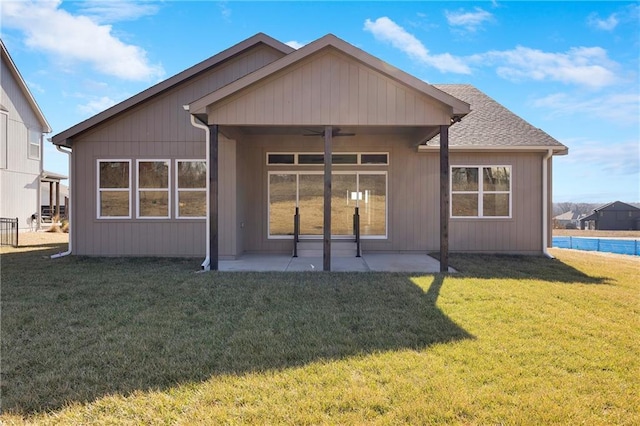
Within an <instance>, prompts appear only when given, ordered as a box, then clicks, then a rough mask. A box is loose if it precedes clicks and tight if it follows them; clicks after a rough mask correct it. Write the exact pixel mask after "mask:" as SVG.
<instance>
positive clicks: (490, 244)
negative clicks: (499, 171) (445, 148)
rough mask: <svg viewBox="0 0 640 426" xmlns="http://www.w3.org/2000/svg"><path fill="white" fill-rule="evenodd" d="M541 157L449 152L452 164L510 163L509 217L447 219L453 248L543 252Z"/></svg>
mask: <svg viewBox="0 0 640 426" xmlns="http://www.w3.org/2000/svg"><path fill="white" fill-rule="evenodd" d="M542 157H543V154H542V153H540V154H537V153H512V154H511V153H491V154H489V153H486V154H485V153H468V154H458V153H455V154H452V155H451V156H450V163H451V165H511V167H512V169H511V172H512V176H511V179H512V182H511V185H512V195H511V196H512V218H510V219H458V218H456V219H454V218H452V219H450V220H449V249H450V250H451V251H452V252H503V253H522V254H540V253H541V252H542Z"/></svg>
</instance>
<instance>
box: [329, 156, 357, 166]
mask: <svg viewBox="0 0 640 426" xmlns="http://www.w3.org/2000/svg"><path fill="white" fill-rule="evenodd" d="M331 162H332V163H333V164H358V154H332V155H331Z"/></svg>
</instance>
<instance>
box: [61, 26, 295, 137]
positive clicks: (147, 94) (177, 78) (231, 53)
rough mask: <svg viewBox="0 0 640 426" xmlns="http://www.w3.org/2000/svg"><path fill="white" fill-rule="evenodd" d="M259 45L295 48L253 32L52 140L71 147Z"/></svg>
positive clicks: (282, 50) (286, 52)
mask: <svg viewBox="0 0 640 426" xmlns="http://www.w3.org/2000/svg"><path fill="white" fill-rule="evenodd" d="M258 44H264V45H266V46H269V47H271V48H273V49H276V50H278V51H280V52H282V53H283V54H285V55H287V54H289V53H291V52H293V51H294V50H295V49H294V48H292V47H290V46H287V45H286V44H284V43H282V42H280V41H278V40H276V39H274V38H272V37H269V36H268V35H266V34H263V33H258V34H256V35H254V36H253V37H250V38H248V39H246V40H244V41H241V42H240V43H238V44H236V45H234V46H232V47H230V48H228V49H226V50H224V51H222V52H220V53H218V54H216V55H214V56H212V57H210V58H208V59H205V60H204V61H202V62H200V63H198V64H196V65H194V66H192V67H190V68H188V69H186V70H184V71H182V72H180V73H178V74H176V75H174V76H173V77H169V78H168V79H166V80H164V81H162V82H160V83H158V84H156V85H154V86H152V87H150V88H148V89H147V90H144V91H142V92H140V93H138V94H137V95H134V96H132V97H131V98H129V99H126V100H124V101H122V102H120V103H118V104H116V105H114V106H112V107H111V108H109V109H106V110H104V111H102V112H101V113H98V114H96V115H94V116H93V117H91V118H89V119H87V120H85V121H83V122H81V123H78V124H77V125H75V126H73V127H71V128H69V129H67V130H65V131H63V132H61V133H58V134H57V135H55V136H53V138H52V142H53V143H54V144H55V145H60V146H68V147H70V146H71V143H70V140H71V138H73V137H75V136H77V135H78V134H80V133H83V132H86V131H87V130H90V129H92V128H94V127H96V126H98V125H100V124H102V123H103V122H105V121H106V120H109V119H111V118H113V117H115V116H117V115H118V114H121V113H123V112H125V111H128V110H130V109H132V108H135V107H136V106H138V105H140V104H141V103H143V102H145V101H147V100H149V99H152V98H154V97H156V96H159V95H161V94H162V93H165V92H166V91H168V90H171V89H173V88H174V87H176V86H178V85H179V84H181V83H183V82H185V81H188V80H190V79H193V78H195V77H197V76H198V75H200V74H202V73H203V72H205V71H207V70H209V69H211V68H212V67H215V66H218V65H219V64H221V63H223V62H225V61H227V60H229V59H231V58H233V57H235V56H237V55H239V54H241V53H242V52H244V51H246V50H247V49H250V48H251V47H254V46H256V45H258Z"/></svg>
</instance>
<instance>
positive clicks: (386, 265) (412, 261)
mask: <svg viewBox="0 0 640 426" xmlns="http://www.w3.org/2000/svg"><path fill="white" fill-rule="evenodd" d="M362 256H363V257H364V260H365V261H366V262H367V265H368V266H369V269H370V270H371V271H377V272H426V273H434V272H440V262H439V261H438V260H436V259H434V258H433V257H431V256H427V255H426V254H404V253H389V254H386V253H380V254H378V253H370V254H363V255H362ZM449 272H455V270H454V269H453V268H449Z"/></svg>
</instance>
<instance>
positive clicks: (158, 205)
mask: <svg viewBox="0 0 640 426" xmlns="http://www.w3.org/2000/svg"><path fill="white" fill-rule="evenodd" d="M169 168H170V167H169V160H138V204H137V217H138V218H150V219H163V218H168V217H169V198H170V197H169Z"/></svg>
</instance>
